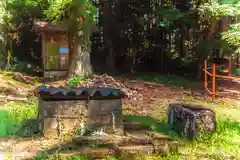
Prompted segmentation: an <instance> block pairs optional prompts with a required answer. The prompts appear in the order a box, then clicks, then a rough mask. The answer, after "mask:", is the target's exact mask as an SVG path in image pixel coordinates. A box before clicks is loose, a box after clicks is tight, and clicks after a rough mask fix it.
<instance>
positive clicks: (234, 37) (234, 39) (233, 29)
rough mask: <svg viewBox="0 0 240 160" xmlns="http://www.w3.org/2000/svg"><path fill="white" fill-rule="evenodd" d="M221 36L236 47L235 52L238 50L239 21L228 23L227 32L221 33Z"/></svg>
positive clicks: (239, 42)
mask: <svg viewBox="0 0 240 160" xmlns="http://www.w3.org/2000/svg"><path fill="white" fill-rule="evenodd" d="M222 38H223V39H224V40H225V41H227V42H228V44H229V45H230V46H232V47H234V48H236V52H235V53H237V52H239V51H240V23H238V24H233V25H230V29H229V30H228V31H227V32H224V33H222Z"/></svg>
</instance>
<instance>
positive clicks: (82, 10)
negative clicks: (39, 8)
mask: <svg viewBox="0 0 240 160" xmlns="http://www.w3.org/2000/svg"><path fill="white" fill-rule="evenodd" d="M49 1H50V0H49ZM46 14H47V16H48V17H49V18H50V20H52V21H53V22H57V23H60V22H62V23H66V24H67V25H68V33H69V42H70V43H71V44H72V51H71V55H70V69H69V76H74V75H76V76H82V75H84V76H86V77H87V76H91V74H92V66H91V60H90V50H91V40H90V37H91V26H92V25H93V23H94V20H95V18H96V8H95V6H94V5H93V4H92V3H91V2H90V1H89V0H54V1H50V7H49V9H48V10H47V11H46ZM63 15H64V16H63ZM62 17H63V20H62V19H61V18H62Z"/></svg>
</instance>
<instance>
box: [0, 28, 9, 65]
mask: <svg viewBox="0 0 240 160" xmlns="http://www.w3.org/2000/svg"><path fill="white" fill-rule="evenodd" d="M5 33H6V31H5V29H4V27H3V25H1V24H0V68H2V67H4V66H5V64H6V61H7V58H6V57H7V36H6V34H5Z"/></svg>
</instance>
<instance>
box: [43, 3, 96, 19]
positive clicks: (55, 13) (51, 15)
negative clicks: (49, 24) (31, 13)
mask: <svg viewBox="0 0 240 160" xmlns="http://www.w3.org/2000/svg"><path fill="white" fill-rule="evenodd" d="M49 4H50V5H49V8H48V9H47V10H45V14H46V16H47V17H48V19H49V20H50V21H53V22H58V23H59V22H61V17H62V16H63V15H65V16H70V14H71V13H70V11H73V9H74V8H77V12H76V13H75V16H76V17H71V16H70V17H68V18H74V20H77V19H78V18H79V17H81V16H82V17H83V18H84V21H85V23H93V22H95V20H96V16H97V9H96V7H95V6H94V5H93V4H92V3H91V2H90V1H89V0H81V1H79V0H54V1H52V0H49ZM64 18H66V17H64Z"/></svg>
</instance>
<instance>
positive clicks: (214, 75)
mask: <svg viewBox="0 0 240 160" xmlns="http://www.w3.org/2000/svg"><path fill="white" fill-rule="evenodd" d="M215 96H216V64H213V65H212V100H214V99H215Z"/></svg>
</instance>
